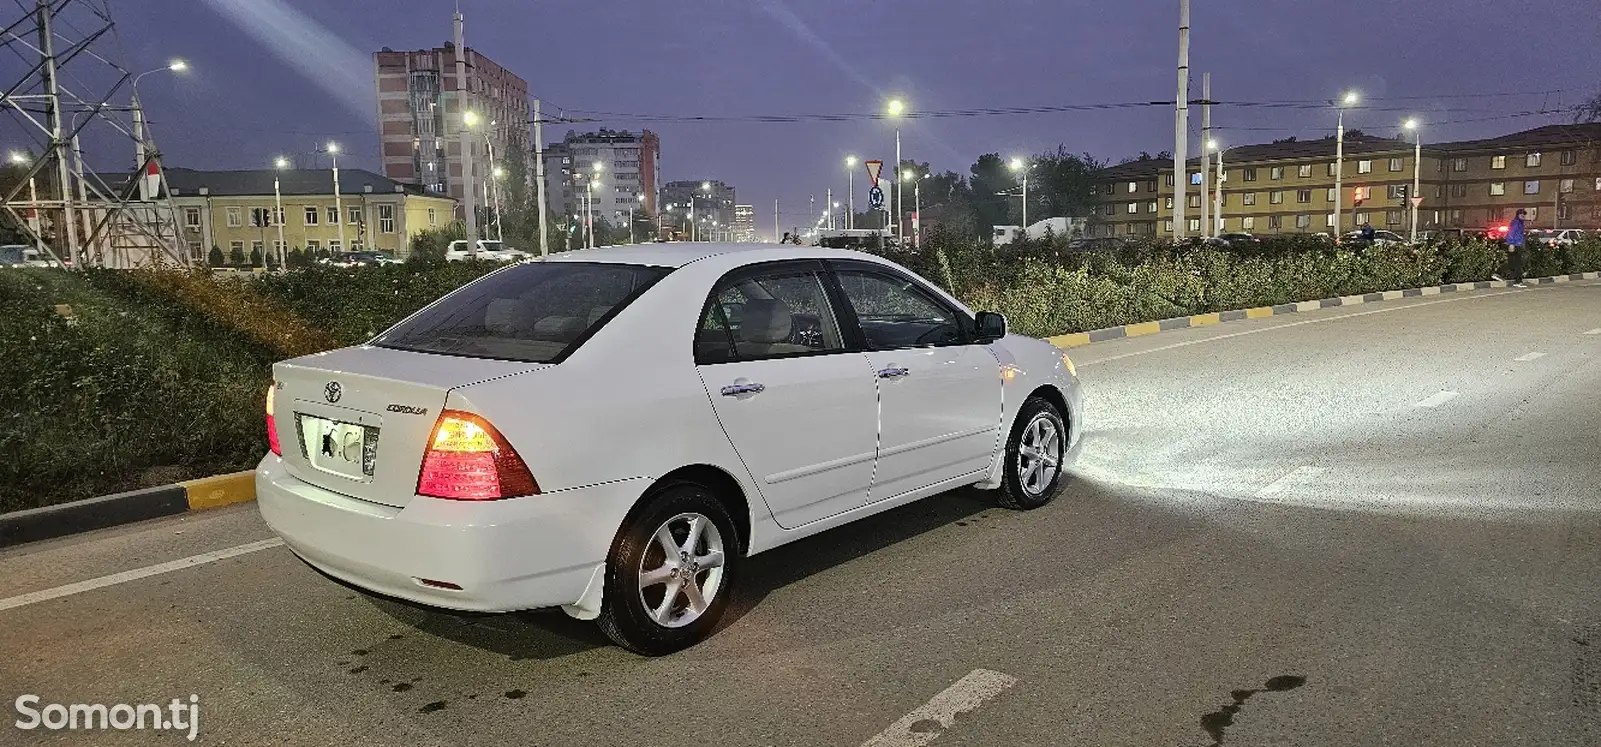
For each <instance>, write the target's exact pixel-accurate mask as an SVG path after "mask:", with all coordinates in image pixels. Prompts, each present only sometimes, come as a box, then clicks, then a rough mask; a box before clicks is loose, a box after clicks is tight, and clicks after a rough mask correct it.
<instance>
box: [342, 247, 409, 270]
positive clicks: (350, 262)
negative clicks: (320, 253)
mask: <svg viewBox="0 0 1601 747" xmlns="http://www.w3.org/2000/svg"><path fill="white" fill-rule="evenodd" d="M326 261H327V263H328V264H331V265H333V266H335V267H360V266H367V265H392V264H396V263H398V262H399V260H397V259H395V257H394V255H392V254H390V253H389V252H380V251H372V250H367V251H359V252H348V253H345V254H341V255H339V256H337V257H333V258H331V259H329V260H326Z"/></svg>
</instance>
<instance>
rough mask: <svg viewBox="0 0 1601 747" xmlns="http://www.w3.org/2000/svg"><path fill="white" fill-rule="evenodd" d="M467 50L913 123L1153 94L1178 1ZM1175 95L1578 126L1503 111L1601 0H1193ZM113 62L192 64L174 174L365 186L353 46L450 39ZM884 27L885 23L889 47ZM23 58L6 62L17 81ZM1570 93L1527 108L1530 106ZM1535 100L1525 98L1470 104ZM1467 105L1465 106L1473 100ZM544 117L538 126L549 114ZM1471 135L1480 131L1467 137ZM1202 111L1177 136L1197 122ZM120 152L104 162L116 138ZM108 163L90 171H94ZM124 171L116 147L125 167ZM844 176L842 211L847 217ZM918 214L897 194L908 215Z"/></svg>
mask: <svg viewBox="0 0 1601 747" xmlns="http://www.w3.org/2000/svg"><path fill="white" fill-rule="evenodd" d="M461 5H462V9H463V12H464V14H465V15H466V38H467V44H468V45H469V46H471V47H474V48H476V49H478V50H479V51H481V52H483V53H484V54H486V55H488V56H489V57H490V58H491V59H494V60H495V61H497V62H499V63H500V64H502V65H504V66H506V67H507V68H509V69H511V70H512V71H513V72H515V73H517V74H519V75H520V76H522V77H523V78H524V79H525V80H527V81H528V85H529V90H530V91H531V92H532V93H533V94H534V95H537V96H540V97H541V98H543V99H544V100H545V101H546V102H547V106H552V107H565V108H568V109H586V110H595V111H607V112H624V113H630V114H646V115H708V116H740V115H769V114H805V113H823V114H849V113H868V112H874V111H879V110H881V109H882V103H883V101H884V100H885V99H887V98H888V97H890V96H892V95H899V96H903V97H904V98H905V99H906V101H907V102H908V103H909V104H910V106H911V107H912V108H913V109H914V110H921V111H935V110H967V109H979V108H991V107H1033V106H1053V105H1063V104H1103V103H1119V102H1132V101H1150V100H1157V99H1169V100H1171V98H1172V97H1173V95H1174V84H1175V71H1174V66H1175V62H1176V56H1177V30H1176V27H1177V18H1178V3H1177V2H1176V0H1161V1H1160V2H1156V1H1151V0H1127V1H1124V2H1105V1H1104V0H1093V1H1091V0H982V1H980V0H915V1H914V0H692V1H690V2H674V3H667V2H658V1H655V0H613V1H612V2H605V3H598V2H592V1H587V0H538V1H536V0H462V2H461ZM1194 5H1195V8H1194V11H1193V13H1194V18H1193V22H1192V23H1193V37H1192V49H1191V55H1192V56H1191V65H1192V70H1193V71H1194V79H1193V84H1192V85H1193V86H1194V87H1193V88H1192V94H1193V95H1195V96H1197V97H1198V96H1199V85H1200V72H1201V71H1211V72H1212V74H1213V96H1214V98H1215V99H1218V100H1230V101H1250V102H1312V101H1316V100H1322V99H1327V98H1332V97H1334V96H1335V95H1337V94H1338V92H1339V91H1341V90H1343V89H1347V88H1356V89H1358V90H1360V91H1362V92H1363V93H1364V94H1365V96H1366V97H1367V99H1368V101H1369V102H1370V104H1371V108H1369V109H1365V110H1362V111H1358V112H1355V113H1353V114H1352V115H1350V117H1349V119H1348V125H1349V126H1352V127H1359V128H1362V129H1364V130H1366V131H1367V132H1369V133H1372V134H1382V135H1394V134H1396V130H1397V123H1398V122H1399V121H1400V120H1401V119H1402V118H1403V117H1404V116H1405V115H1406V114H1409V113H1417V114H1419V115H1421V116H1422V117H1423V118H1424V119H1425V120H1426V121H1428V122H1432V123H1435V124H1433V125H1432V126H1430V127H1428V128H1427V129H1426V130H1425V135H1424V136H1425V142H1428V140H1430V139H1432V140H1445V139H1453V140H1454V139H1466V138H1473V137H1484V136H1489V135H1495V134H1499V133H1502V132H1507V131H1512V130H1514V129H1522V128H1525V127H1533V126H1537V125H1539V124H1546V123H1551V122H1558V121H1567V120H1569V119H1571V116H1570V115H1565V114H1564V115H1542V116H1525V117H1517V118H1512V117H1507V116H1506V115H1508V114H1510V113H1515V112H1521V111H1531V110H1539V109H1542V108H1554V107H1558V106H1567V105H1572V104H1574V103H1576V102H1577V101H1579V100H1580V99H1582V98H1584V97H1586V96H1587V95H1589V94H1592V93H1593V92H1594V91H1595V90H1596V88H1597V87H1598V86H1601V74H1598V73H1601V63H1598V62H1597V56H1596V55H1597V49H1598V47H1597V44H1598V43H1601V12H1597V10H1596V7H1597V6H1596V0H1531V1H1530V2H1524V3H1507V2H1495V1H1492V0H1438V1H1436V2H1420V1H1418V0H1340V1H1339V2H1312V1H1309V0H1290V1H1288V2H1283V1H1281V2H1262V1H1258V0H1227V1H1226V2H1225V1H1224V0H1195V2H1194ZM111 6H112V9H113V12H114V13H115V14H116V17H117V20H118V22H119V29H120V31H121V37H122V42H123V45H124V47H125V49H126V56H127V64H128V66H129V67H130V68H134V69H140V70H142V69H148V68H152V67H157V66H159V65H161V64H162V63H163V62H165V60H166V59H167V58H169V57H172V56H181V57H183V58H185V59H186V60H188V61H189V63H190V65H191V66H192V70H191V71H190V72H188V73H186V74H184V75H181V76H180V75H165V74H158V75H154V76H151V77H149V78H146V79H145V81H144V82H143V83H142V84H141V89H142V93H143V96H144V100H145V105H146V108H147V109H148V110H149V112H150V118H151V120H152V121H153V126H154V128H155V130H154V132H155V136H156V138H157V140H158V142H159V144H160V147H161V148H162V150H163V151H164V152H165V153H166V154H167V161H166V162H167V163H168V164H169V165H174V166H179V165H181V166H191V167H197V168H255V167H265V166H267V165H268V164H269V163H270V162H271V160H272V158H273V156H275V155H278V154H288V155H295V154H304V153H307V152H309V151H311V150H312V149H313V148H314V147H315V146H316V144H317V143H318V142H321V141H326V140H329V139H334V140H337V141H339V142H340V144H341V146H342V147H343V148H344V149H345V150H346V152H348V153H350V154H351V161H352V162H353V165H359V166H362V167H365V168H371V169H374V170H376V167H377V150H378V141H377V135H376V126H375V121H376V115H375V110H376V104H375V99H374V93H373V82H372V60H371V53H372V52H373V51H375V50H377V49H378V48H380V47H383V46H389V47H392V48H394V49H397V50H403V49H415V48H423V47H432V46H436V45H439V44H441V43H442V42H444V41H445V40H447V39H448V38H449V37H450V34H451V28H450V16H451V7H452V3H451V2H448V1H447V0H138V1H137V2H135V1H133V0H112V2H111ZM897 28H899V29H902V30H900V31H897ZM14 63H15V60H13V61H12V63H8V64H14ZM1557 90H1560V91H1564V92H1563V93H1553V94H1541V93H1538V92H1543V91H1557ZM1507 92H1535V93H1525V94H1523V95H1518V96H1510V97H1508V96H1502V97H1486V96H1483V94H1497V93H1507ZM1465 95H1472V96H1473V97H1465ZM547 111H549V109H547ZM1172 118H1173V114H1172V109H1171V108H1170V107H1169V108H1157V107H1149V108H1137V109H1113V110H1105V111H1076V112H1065V113H1047V114H1029V115H1022V116H991V117H971V118H948V119H924V120H911V121H907V122H906V123H905V125H904V129H903V132H902V139H903V151H904V154H905V156H906V157H907V158H914V159H917V160H922V161H929V162H931V164H932V165H933V166H934V168H936V169H938V170H945V169H950V170H955V171H958V172H962V173H966V170H967V167H968V165H969V164H971V163H972V162H973V160H974V158H975V157H976V156H978V155H979V154H980V153H984V152H986V151H995V152H999V153H1001V154H1003V155H1008V156H1009V155H1013V154H1021V153H1030V152H1038V151H1041V150H1045V149H1054V148H1055V147H1056V145H1057V144H1059V143H1060V144H1065V145H1066V146H1067V147H1068V148H1069V149H1071V150H1073V151H1088V152H1090V153H1092V154H1094V155H1096V156H1098V157H1102V158H1108V159H1111V160H1113V161H1116V160H1118V159H1119V158H1121V157H1125V156H1128V155H1132V154H1135V153H1138V152H1139V151H1141V150H1148V151H1151V152H1153V153H1154V152H1157V151H1160V150H1164V149H1169V148H1171V147H1172V144H1173V138H1172ZM1333 120H1334V117H1333V115H1332V113H1329V112H1327V111H1308V110H1304V109H1291V108H1265V107H1249V108H1247V107H1239V106H1228V107H1224V106H1219V107H1216V108H1215V109H1214V124H1215V125H1217V126H1218V127H1220V128H1221V132H1220V134H1219V138H1220V139H1221V140H1223V141H1224V142H1225V143H1245V142H1265V141H1267V140H1270V139H1272V138H1275V137H1283V136H1285V135H1290V134H1296V135H1299V136H1301V137H1303V138H1305V137H1317V136H1321V135H1323V134H1325V133H1326V132H1328V131H1332V129H1333V124H1334V121H1333ZM1475 120H1476V121H1475ZM1199 121H1200V118H1199V112H1198V111H1196V112H1195V114H1194V115H1192V123H1193V124H1194V125H1196V126H1197V127H1198V126H1199ZM601 124H604V125H605V126H610V127H615V128H620V129H639V128H641V127H648V128H649V129H652V130H654V131H656V132H657V133H659V134H660V135H661V139H662V167H663V177H664V178H665V179H668V180H671V179H702V178H714V179H723V180H725V181H728V182H729V183H731V184H733V185H735V186H736V187H737V188H738V190H739V197H740V201H741V202H749V203H751V204H754V205H755V206H756V211H757V225H758V227H759V228H761V229H763V230H764V231H770V230H771V227H772V214H771V212H772V205H773V200H774V198H778V199H779V200H781V201H782V205H783V213H784V215H783V225H784V227H785V228H786V229H788V228H789V227H790V226H792V225H798V224H802V223H806V222H808V220H807V216H806V215H805V213H806V207H805V206H806V201H807V198H808V196H811V195H815V196H816V198H817V200H818V210H819V211H821V209H822V200H823V194H824V190H825V189H827V188H828V187H830V186H832V187H834V189H835V190H836V192H840V191H842V190H843V189H844V186H845V173H844V165H843V159H844V156H845V155H846V154H848V153H854V154H857V155H860V156H862V157H865V158H875V157H876V158H881V159H883V160H885V161H886V162H888V161H891V160H892V159H893V154H894V151H893V148H894V134H893V128H892V126H890V125H888V124H886V123H884V122H878V121H871V120H858V121H848V122H817V121H812V122H798V123H755V122H729V123H683V122H677V123H673V122H646V121H639V120H630V119H621V118H614V119H611V120H609V121H606V122H604V123H597V124H582V125H556V126H552V127H551V128H550V129H548V130H547V133H546V137H547V140H550V139H556V138H560V137H561V135H562V134H563V133H564V132H565V131H566V130H567V129H568V128H569V127H572V128H575V129H592V128H594V127H597V126H601ZM118 147H119V148H120V147H122V146H120V145H119V146H118ZM112 156H115V157H117V158H120V157H121V154H119V153H114V152H113V153H109V154H108V153H105V152H101V153H91V154H90V159H91V161H92V162H93V163H95V164H105V163H107V160H108V158H110V157H112ZM129 159H130V160H131V155H130V156H129ZM864 181H865V180H864V178H862V176H861V174H858V178H857V179H856V186H857V188H858V191H859V194H858V203H857V204H858V207H861V206H862V205H863V204H864V203H865V201H866V197H865V193H864V192H862V190H864V189H865V185H864ZM909 199H910V196H908V200H909Z"/></svg>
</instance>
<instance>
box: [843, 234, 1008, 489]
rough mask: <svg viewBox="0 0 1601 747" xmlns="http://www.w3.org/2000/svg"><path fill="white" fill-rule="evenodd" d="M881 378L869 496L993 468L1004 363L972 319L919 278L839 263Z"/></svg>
mask: <svg viewBox="0 0 1601 747" xmlns="http://www.w3.org/2000/svg"><path fill="white" fill-rule="evenodd" d="M836 275H837V277H838V279H839V284H840V286H841V288H842V289H843V290H844V295H845V297H846V299H848V301H849V303H850V305H851V307H852V311H853V312H854V316H855V318H856V321H857V324H858V326H859V327H860V329H861V335H862V339H863V342H864V344H865V347H866V351H867V358H868V361H869V362H870V363H871V364H872V367H873V371H874V377H875V378H876V379H877V381H878V398H879V448H878V467H877V472H876V475H875V477H874V479H873V487H872V490H871V491H870V495H869V501H872V502H876V501H881V500H888V499H890V498H894V497H896V496H899V495H903V494H905V493H907V492H910V491H913V490H917V489H919V488H924V487H928V486H930V485H934V484H937V483H941V482H945V481H947V480H951V479H953V478H957V477H962V476H966V475H977V474H980V473H983V472H985V471H987V470H988V469H989V466H990V463H991V460H992V459H993V458H994V454H995V449H996V445H997V443H998V441H997V438H996V434H997V433H998V431H999V428H1000V422H1001V375H1000V362H999V361H998V360H997V359H996V358H995V356H994V354H993V353H991V352H990V350H989V348H988V347H986V346H984V345H979V344H976V343H974V342H973V341H972V340H973V337H972V333H973V329H972V324H971V322H970V320H968V319H967V318H966V315H965V314H964V313H963V312H961V311H960V310H959V309H957V308H955V307H954V306H951V305H950V304H948V303H946V302H945V301H944V300H943V299H942V298H940V297H939V295H937V294H936V293H935V292H934V291H932V290H931V289H929V288H927V287H926V286H924V285H923V283H921V282H920V281H918V280H916V279H915V278H912V277H910V276H907V275H903V274H901V273H899V272H895V271H893V270H890V269H889V268H879V267H876V266H873V265H869V264H867V263H854V262H853V263H840V264H839V265H838V266H837V269H836Z"/></svg>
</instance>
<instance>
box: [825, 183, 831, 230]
mask: <svg viewBox="0 0 1601 747" xmlns="http://www.w3.org/2000/svg"><path fill="white" fill-rule="evenodd" d="M823 205H824V206H825V207H827V208H828V230H830V231H832V230H834V188H833V187H829V188H828V193H827V194H826V195H825V196H824V197H823Z"/></svg>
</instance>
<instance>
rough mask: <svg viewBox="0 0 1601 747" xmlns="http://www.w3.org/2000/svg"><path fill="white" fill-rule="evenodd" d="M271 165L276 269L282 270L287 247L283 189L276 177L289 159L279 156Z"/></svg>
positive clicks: (287, 164) (284, 267)
mask: <svg viewBox="0 0 1601 747" xmlns="http://www.w3.org/2000/svg"><path fill="white" fill-rule="evenodd" d="M272 165H273V166H274V167H275V168H274V170H273V172H272V201H273V205H274V206H275V207H276V208H277V212H275V213H273V216H272V222H273V223H276V224H278V269H279V270H284V269H286V266H285V262H284V260H285V259H286V258H287V256H288V255H287V254H285V252H287V251H288V249H287V248H286V246H285V245H284V196H283V191H282V190H280V189H279V188H278V178H279V176H280V175H282V174H283V170H284V169H285V168H288V166H289V159H287V158H283V157H281V156H280V157H279V158H278V159H277V160H276V161H274V162H273V164H272Z"/></svg>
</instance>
